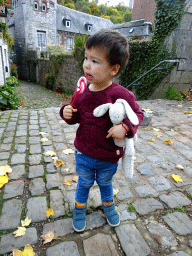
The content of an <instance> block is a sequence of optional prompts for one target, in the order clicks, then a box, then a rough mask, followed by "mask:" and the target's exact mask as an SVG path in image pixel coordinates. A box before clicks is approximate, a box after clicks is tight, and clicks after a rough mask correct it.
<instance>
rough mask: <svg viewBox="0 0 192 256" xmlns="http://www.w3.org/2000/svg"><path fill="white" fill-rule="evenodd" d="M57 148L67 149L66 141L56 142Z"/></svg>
mask: <svg viewBox="0 0 192 256" xmlns="http://www.w3.org/2000/svg"><path fill="white" fill-rule="evenodd" d="M53 145H54V147H55V150H64V149H67V146H66V145H65V144H64V143H54V144H53Z"/></svg>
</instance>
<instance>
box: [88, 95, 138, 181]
mask: <svg viewBox="0 0 192 256" xmlns="http://www.w3.org/2000/svg"><path fill="white" fill-rule="evenodd" d="M108 110H109V117H110V119H111V122H112V123H113V126H114V125H117V124H120V123H121V122H122V121H123V119H124V118H126V117H127V118H128V119H129V120H130V122H131V123H132V124H133V125H138V124H139V120H138V117H137V115H136V114H135V112H134V111H133V110H132V108H131V107H130V105H129V103H128V102H127V101H126V100H123V99H118V100H116V102H115V103H114V104H112V103H106V104H103V105H101V106H98V107H97V108H95V109H94V111H93V115H94V116H95V117H101V116H102V115H104V114H105V113H106V112H107V111H108ZM136 136H137V135H135V136H134V139H135V140H136ZM115 145H117V146H119V147H125V152H124V155H123V157H122V168H123V170H124V172H125V177H126V178H128V179H131V178H132V177H133V168H134V153H135V151H134V140H133V138H132V139H128V138H127V137H124V139H122V140H121V141H119V142H115Z"/></svg>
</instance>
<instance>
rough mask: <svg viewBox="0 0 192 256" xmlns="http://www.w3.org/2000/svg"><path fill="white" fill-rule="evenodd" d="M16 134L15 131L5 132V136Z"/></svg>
mask: <svg viewBox="0 0 192 256" xmlns="http://www.w3.org/2000/svg"><path fill="white" fill-rule="evenodd" d="M13 136H14V131H12V132H4V137H8V138H9V137H13Z"/></svg>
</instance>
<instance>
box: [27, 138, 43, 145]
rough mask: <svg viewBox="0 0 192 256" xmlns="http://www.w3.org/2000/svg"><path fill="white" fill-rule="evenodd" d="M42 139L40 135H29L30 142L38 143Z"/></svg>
mask: <svg viewBox="0 0 192 256" xmlns="http://www.w3.org/2000/svg"><path fill="white" fill-rule="evenodd" d="M40 139H41V137H40V136H33V137H29V144H37V143H40V142H39V140H40Z"/></svg>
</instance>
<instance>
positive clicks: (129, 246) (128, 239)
mask: <svg viewBox="0 0 192 256" xmlns="http://www.w3.org/2000/svg"><path fill="white" fill-rule="evenodd" d="M115 231H116V233H117V236H118V238H119V241H120V243H121V247H122V248H123V251H124V252H125V254H126V256H133V255H134V256H147V255H149V254H150V253H151V250H150V248H149V247H148V245H147V244H146V242H145V240H144V239H143V237H142V235H141V234H140V232H139V230H138V229H137V228H136V226H135V225H134V224H126V225H121V226H118V227H116V228H115Z"/></svg>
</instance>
